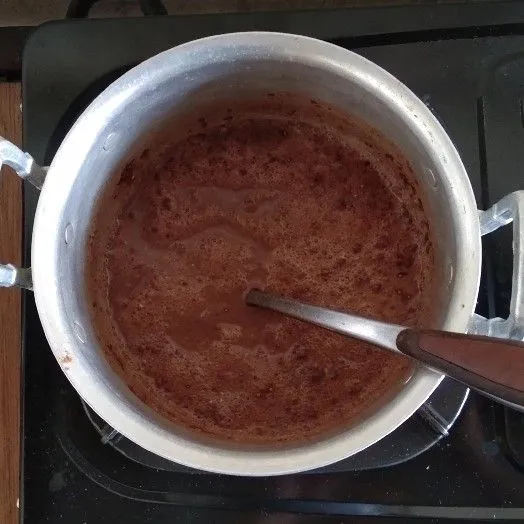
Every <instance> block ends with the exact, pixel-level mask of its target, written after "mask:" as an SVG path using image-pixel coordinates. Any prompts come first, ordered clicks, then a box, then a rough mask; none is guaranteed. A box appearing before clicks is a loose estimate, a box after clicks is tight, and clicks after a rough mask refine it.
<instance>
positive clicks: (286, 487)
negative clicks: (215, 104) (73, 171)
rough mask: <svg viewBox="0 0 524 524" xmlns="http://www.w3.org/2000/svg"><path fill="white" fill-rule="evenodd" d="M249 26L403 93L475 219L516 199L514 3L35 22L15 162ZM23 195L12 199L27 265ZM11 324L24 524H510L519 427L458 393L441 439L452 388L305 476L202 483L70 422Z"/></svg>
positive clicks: (100, 431)
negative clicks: (374, 71)
mask: <svg viewBox="0 0 524 524" xmlns="http://www.w3.org/2000/svg"><path fill="white" fill-rule="evenodd" d="M251 29H265V30H281V31H288V32H295V33H300V34H307V35H310V36H316V37H318V38H323V39H326V40H330V41H333V42H335V43H337V44H339V45H341V46H343V47H346V48H349V49H353V50H355V51H357V52H358V53H361V54H363V55H364V56H366V57H368V58H370V59H371V60H373V61H375V62H376V63H378V64H379V65H381V66H383V67H385V68H386V69H387V70H389V71H390V72H391V73H393V74H394V75H396V76H397V77H398V78H399V79H401V80H402V81H403V82H405V83H406V84H407V85H408V86H409V87H411V89H413V90H414V91H415V93H417V94H418V95H419V96H420V97H421V99H422V100H423V101H424V102H425V103H426V104H427V105H428V107H429V108H430V109H431V110H432V111H433V112H434V113H435V115H436V116H437V117H438V118H439V119H440V121H441V122H442V124H443V125H444V127H445V128H446V129H447V131H448V133H449V134H450V136H451V138H452V139H453V141H454V142H455V144H456V145H457V147H458V149H459V152H460V154H461V156H462V159H463V161H464V164H465V166H466V169H467V171H468V173H469V176H470V179H471V183H472V185H473V188H474V191H475V196H476V198H477V202H478V205H479V207H480V208H486V207H488V206H489V205H491V204H492V203H494V202H495V201H496V200H498V199H499V198H500V197H502V196H503V195H505V194H506V193H508V192H511V191H513V190H515V189H520V188H522V187H524V176H523V175H522V166H523V165H524V147H522V145H523V141H524V124H523V122H524V117H523V114H524V111H523V109H522V108H523V107H524V103H523V100H524V6H523V5H522V4H518V3H513V2H496V5H492V4H489V3H486V4H475V5H474V6H471V7H470V6H466V5H440V6H433V7H429V6H418V7H398V8H380V9H379V8H377V9H356V10H338V11H322V12H312V11H309V12H295V13H278V14H276V13H274V14H273V13H256V14H245V15H208V16H194V17H183V18H175V17H166V18H149V19H120V20H99V21H93V20H89V21H77V22H62V23H54V24H50V25H46V26H44V27H42V28H40V29H39V30H37V31H36V32H35V33H34V35H33V36H32V38H31V39H30V41H29V42H28V45H27V47H26V51H25V55H24V71H23V93H24V101H23V113H24V146H25V148H26V149H27V150H28V151H29V152H30V153H31V154H33V156H34V157H35V158H36V160H37V161H38V162H40V163H43V164H46V163H49V162H50V160H51V159H52V157H53V155H54V153H55V151H56V149H57V147H58V145H59V144H60V142H61V140H62V138H63V137H64V135H65V133H66V132H67V131H68V129H69V127H70V126H71V124H72V123H73V122H74V120H75V119H76V117H77V116H78V115H79V114H80V112H81V111H82V109H83V108H84V107H85V106H86V105H87V104H88V103H89V102H90V101H91V100H92V98H93V97H94V96H96V94H98V93H99V92H100V91H101V90H102V89H103V88H104V87H105V86H106V85H107V84H108V83H109V82H111V81H112V80H113V79H115V78H117V77H118V76H119V75H120V74H122V72H124V71H125V70H127V69H128V68H129V67H131V66H132V65H133V64H135V63H137V62H139V61H141V60H143V59H144V58H147V57H149V56H151V55H153V54H155V53H157V52H159V51H161V50H164V49H167V48H169V47H172V46H174V45H177V44H179V43H182V42H185V41H188V40H191V39H194V38H197V37H201V36H206V35H209V34H214V33H221V32H230V31H239V30H251ZM37 198H38V194H37V192H36V191H35V190H34V189H32V188H31V187H28V186H26V187H25V214H24V216H25V233H26V235H25V238H26V251H25V256H26V260H27V261H28V260H29V259H30V244H29V239H30V236H31V235H30V234H31V229H32V221H33V216H34V211H35V207H36V201H37ZM510 235H511V233H510V231H509V230H503V231H501V232H499V233H496V234H494V235H492V236H491V237H488V238H486V239H484V267H483V279H482V285H481V292H480V296H479V304H478V308H477V311H478V312H480V313H482V314H484V315H488V316H504V315H505V314H506V313H507V308H508V304H509V294H510V285H511V282H510V280H511V270H512V268H511V263H512V258H511V236H510ZM24 319H25V323H24V340H25V349H24V363H23V364H24V366H23V369H24V383H23V392H24V407H23V468H22V496H21V504H20V507H21V515H22V520H23V522H25V523H27V524H36V523H43V522H52V523H61V522H64V523H66V522H67V523H88V524H91V523H95V522H96V523H105V522H111V523H115V524H116V523H126V524H133V523H145V522H153V523H159V524H162V523H164V522H170V523H171V522H218V521H221V522H246V523H248V522H296V521H299V520H300V522H317V521H319V520H329V521H333V522H355V521H357V520H360V519H363V520H370V519H371V520H372V521H374V520H379V521H380V522H387V521H389V520H395V521H398V518H399V517H400V521H401V522H411V521H415V520H417V521H418V520H419V519H420V518H426V519H429V521H433V522H435V521H437V520H439V519H440V518H442V519H451V520H457V521H464V520H475V521H480V520H488V519H493V518H498V519H512V520H524V416H522V415H520V414H518V413H515V412H512V411H510V410H506V409H504V408H502V407H501V406H498V405H495V404H493V403H492V402H490V401H488V400H486V399H484V398H482V397H480V396H478V395H476V394H473V393H472V394H470V396H469V398H468V399H467V401H466V404H465V407H464V409H463V410H462V413H461V414H460V416H459V418H458V421H457V422H456V424H454V425H453V426H452V427H451V428H450V430H449V435H448V436H446V435H445V433H446V431H445V428H446V426H447V425H449V423H450V422H452V419H453V417H454V414H456V413H458V412H459V411H460V407H461V404H462V400H463V399H464V397H465V389H464V388H463V387H461V386H458V385H456V384H455V383H453V382H450V381H449V382H447V383H446V384H445V385H444V387H443V388H440V389H439V390H438V391H437V393H436V395H435V396H434V397H432V399H431V400H430V403H429V404H427V405H426V410H425V411H423V412H419V413H418V414H417V415H415V416H414V417H412V419H410V420H409V421H408V422H407V423H406V424H404V425H403V426H402V427H401V428H400V429H399V430H397V431H396V432H395V433H393V434H392V435H390V436H389V437H387V438H386V439H384V441H382V442H381V443H379V444H377V445H375V446H373V447H372V448H370V449H369V450H367V451H365V452H363V453H361V454H359V455H357V456H355V457H354V458H352V459H351V460H349V461H343V462H341V463H339V464H337V465H335V466H333V467H330V468H327V469H325V470H322V471H320V472H314V473H308V474H301V475H293V476H283V477H274V478H239V477H228V476H223V475H213V474H205V473H201V472H195V471H192V470H188V469H187V468H181V467H178V466H177V465H174V464H172V463H167V461H162V460H160V459H155V457H154V456H151V455H149V454H147V453H146V454H144V452H141V450H140V449H137V448H136V446H134V445H133V444H132V443H130V442H129V441H126V440H125V439H123V438H121V437H120V436H119V435H115V434H114V433H113V432H112V431H111V428H110V427H107V426H105V425H104V423H103V422H102V421H100V420H99V419H96V416H93V414H92V413H89V412H86V409H85V406H84V405H83V404H82V402H81V400H80V399H79V397H78V396H77V394H76V393H75V391H74V390H73V389H72V387H71V386H70V385H69V383H68V382H67V380H66V379H65V377H64V376H63V375H62V373H61V371H60V369H59V367H58V364H57V363H56V361H55V360H54V357H53V356H52V353H51V351H50V350H49V347H48V345H47V342H46V340H45V337H44V335H43V332H42V328H41V326H40V323H39V321H38V316H37V313H36V309H35V304H34V300H33V297H32V295H30V294H27V295H26V300H25V311H24ZM88 415H89V416H88ZM93 422H94V423H95V424H93ZM443 426H444V427H443ZM101 436H102V439H101Z"/></svg>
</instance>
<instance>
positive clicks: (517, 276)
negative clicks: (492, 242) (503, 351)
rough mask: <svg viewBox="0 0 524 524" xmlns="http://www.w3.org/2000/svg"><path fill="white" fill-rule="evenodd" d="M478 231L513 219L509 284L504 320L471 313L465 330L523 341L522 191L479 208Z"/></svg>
mask: <svg viewBox="0 0 524 524" xmlns="http://www.w3.org/2000/svg"><path fill="white" fill-rule="evenodd" d="M479 219H480V234H481V235H487V234H488V233H491V232H492V231H495V230H496V229H498V228H500V227H502V226H505V225H506V224H509V223H510V222H513V283H512V292H511V302H510V307H509V315H508V318H507V319H503V318H490V319H486V318H484V317H482V316H480V315H477V314H474V315H473V317H472V319H471V323H470V326H469V329H468V332H469V333H474V334H477V335H487V336H492V337H499V338H510V339H513V340H521V341H524V190H521V191H515V192H514V193H510V194H509V195H506V196H505V197H503V198H502V199H501V200H499V201H498V202H497V203H496V204H495V205H494V206H492V207H490V208H489V209H488V210H486V211H479Z"/></svg>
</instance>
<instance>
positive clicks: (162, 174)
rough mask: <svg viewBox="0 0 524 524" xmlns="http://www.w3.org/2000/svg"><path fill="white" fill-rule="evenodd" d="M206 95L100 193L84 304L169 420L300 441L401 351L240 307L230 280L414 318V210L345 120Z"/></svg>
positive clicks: (290, 106)
mask: <svg viewBox="0 0 524 524" xmlns="http://www.w3.org/2000/svg"><path fill="white" fill-rule="evenodd" d="M221 107H222V108H223V109H217V108H216V107H215V108H214V109H213V108H210V109H209V110H207V111H204V112H200V114H199V115H197V116H195V115H193V116H188V117H187V118H185V119H184V120H179V121H178V126H174V125H173V126H171V127H170V131H169V132H165V133H164V134H163V135H162V140H163V145H162V146H158V145H157V146H155V148H153V147H151V148H147V149H145V150H144V151H143V153H142V154H141V155H140V156H138V157H137V158H135V159H134V160H132V161H131V162H130V163H129V164H128V165H127V166H126V167H125V168H124V169H123V171H122V173H121V175H120V177H119V178H117V179H116V180H117V181H118V183H116V181H115V183H113V184H112V185H111V186H110V187H108V188H107V190H106V191H105V194H104V195H103V197H102V199H101V204H100V207H99V211H98V216H97V219H96V220H95V224H94V228H93V231H92V234H91V237H90V241H89V248H88V251H89V263H88V265H87V285H88V289H89V293H90V296H91V302H92V304H91V305H92V315H93V317H94V323H95V326H96V329H97V332H98V335H99V338H100V341H101V344H102V346H103V348H104V350H105V352H106V354H107V357H108V359H109V361H110V363H111V364H112V365H113V367H114V368H115V369H116V370H117V372H118V373H119V374H120V375H121V376H122V377H123V378H124V380H125V381H126V382H127V384H128V385H129V387H130V388H131V390H132V391H133V392H134V393H135V394H136V395H137V396H138V397H139V398H141V399H142V400H143V401H144V402H145V403H146V404H148V405H150V406H151V407H152V408H153V409H155V410H156V411H157V412H159V413H161V414H162V415H164V416H166V417H167V418H169V419H171V420H172V421H174V422H176V423H178V424H180V425H181V426H183V427H185V428H190V429H192V430H196V431H198V432H201V433H203V434H205V435H207V436H211V437H215V438H218V439H222V440H230V441H236V442H243V443H277V442H291V441H292V442H295V441H304V440H307V439H311V438H314V437H317V436H320V435H322V434H325V433H326V432H327V431H332V430H334V429H336V428H340V427H344V426H347V425H348V424H350V423H351V422H353V421H354V420H355V419H356V418H357V417H359V416H360V415H362V413H364V412H365V411H366V409H368V408H369V407H370V406H373V405H375V404H376V403H377V402H379V401H380V399H381V398H384V397H385V396H387V395H388V394H389V393H391V391H392V390H395V389H398V387H399V385H400V384H401V383H402V382H403V381H404V380H406V379H407V377H408V376H409V374H410V373H411V367H410V363H409V361H408V360H407V359H404V358H402V357H399V356H397V355H393V354H390V353H388V352H386V351H382V350H379V349H375V348H373V347H372V346H370V345H368V344H365V343H362V342H358V341H354V340H350V339H347V338H344V337H342V336H340V335H336V334H333V333H331V332H328V331H325V330H323V329H321V328H318V327H314V326H311V325H308V324H305V323H301V322H299V321H296V320H293V319H290V318H287V317H284V316H282V315H280V314H277V313H273V312H270V311H265V310H261V309H258V308H250V307H248V306H246V305H245V304H244V299H243V297H244V295H245V292H246V291H247V290H248V289H250V288H252V287H258V288H262V289H266V290H268V291H272V292H275V293H278V294H280V295H284V296H288V297H293V298H296V299H299V300H303V301H307V302H312V303H315V304H319V305H325V306H330V307H333V308H337V309H342V310H347V311H352V312H357V313H361V314H364V315H368V316H372V317H376V318H381V319H384V320H388V321H393V322H397V323H402V324H408V325H417V324H420V323H421V322H425V321H426V320H427V316H428V311H429V309H428V306H429V305H428V304H427V303H426V302H425V297H427V296H428V295H430V293H429V290H430V289H431V286H432V285H433V280H434V260H433V258H434V257H433V248H432V243H431V240H430V235H429V227H428V222H427V220H426V218H425V214H424V209H423V204H422V201H421V198H420V195H419V191H418V189H417V184H416V182H415V181H414V177H413V175H412V173H411V169H410V167H409V166H408V164H407V163H406V161H405V160H404V159H403V158H402V157H401V156H400V155H399V154H398V152H397V151H396V150H395V149H394V148H393V146H391V144H389V143H387V142H386V141H385V140H384V139H383V138H381V137H380V136H378V135H377V134H376V132H374V131H373V130H371V129H369V128H367V127H366V126H364V125H362V124H361V123H359V122H357V121H356V120H351V119H348V118H347V117H344V116H343V115H341V114H339V113H337V112H336V111H334V110H333V109H331V108H329V107H327V106H324V105H322V104H319V103H317V102H314V101H309V100H307V101H304V100H298V99H297V98H296V97H289V96H286V95H280V96H274V95H268V96H267V97H264V98H263V99H262V98H260V99H258V100H251V101H244V102H236V103H234V104H233V105H231V106H230V107H229V108H228V107H227V105H224V104H222V105H221ZM159 140H160V138H159V137H158V136H157V137H155V140H154V142H155V143H156V144H158V143H159Z"/></svg>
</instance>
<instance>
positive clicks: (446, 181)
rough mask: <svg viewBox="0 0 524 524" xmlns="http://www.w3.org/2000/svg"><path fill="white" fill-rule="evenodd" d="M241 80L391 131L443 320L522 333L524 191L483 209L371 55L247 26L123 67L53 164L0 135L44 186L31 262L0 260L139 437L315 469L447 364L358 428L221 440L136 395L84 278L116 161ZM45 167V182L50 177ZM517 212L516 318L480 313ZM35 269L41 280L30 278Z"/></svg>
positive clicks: (368, 435)
mask: <svg viewBox="0 0 524 524" xmlns="http://www.w3.org/2000/svg"><path fill="white" fill-rule="evenodd" d="M240 91H242V92H243V93H245V92H246V91H257V92H260V91H266V92H267V91H287V92H300V93H302V94H307V95H310V96H312V97H315V98H317V99H319V100H323V101H325V102H327V103H330V104H333V105H335V106H337V107H339V108H341V109H342V110H344V111H347V112H348V113H351V114H354V115H356V116H358V117H360V118H362V119H363V120H365V121H366V122H368V123H369V124H371V125H372V126H374V127H375V128H377V129H378V130H380V131H381V132H382V133H383V134H384V135H386V136H387V137H389V138H390V139H391V140H392V141H393V142H394V143H395V144H396V145H397V146H398V147H399V148H400V150H401V151H402V152H403V153H404V155H405V156H406V158H407V159H408V160H409V161H410V163H411V165H412V167H413V170H414V172H415V175H416V176H417V178H418V179H419V180H420V184H421V188H422V190H423V192H424V193H425V197H426V200H427V202H428V213H429V214H430V215H431V217H430V218H431V219H432V222H433V225H434V230H435V238H436V242H437V251H438V256H439V260H440V266H439V267H440V269H441V279H442V285H441V287H440V291H439V292H438V296H436V297H435V302H436V303H437V304H438V311H439V315H438V318H437V321H436V324H437V325H436V326H435V327H440V328H442V329H446V330H450V331H456V332H466V331H469V332H476V333H481V334H492V335H498V336H501V337H507V338H510V337H512V338H519V339H523V338H524V311H523V305H522V298H523V292H522V275H520V274H519V270H522V268H523V265H524V255H523V254H522V247H523V245H524V236H523V235H524V227H522V226H523V224H524V195H523V193H524V192H517V193H512V194H511V195H508V196H507V197H505V198H504V199H503V200H502V201H500V202H499V203H498V204H497V205H495V206H494V207H493V208H491V209H490V210H488V211H485V212H480V213H479V212H478V211H477V207H476V204H475V198H474V195H473V191H472V189H471V185H470V183H469V180H468V176H467V174H466V172H465V170H464V167H463V165H462V162H461V160H460V157H459V155H458V153H457V151H456V150H455V148H454V146H453V144H452V143H451V140H450V139H449V137H448V136H447V135H446V133H445V131H444V130H443V128H442V127H441V126H440V124H439V123H438V121H437V120H436V118H435V117H434V116H433V115H432V114H431V112H430V111H429V110H428V109H427V108H426V106H425V105H424V104H423V103H422V102H421V101H420V100H419V99H418V98H417V97H416V96H415V95H414V94H413V93H412V92H411V91H410V90H409V89H407V88H406V87H405V86H404V85H403V84H402V83H400V82H399V81H398V80H396V79H395V78H394V77H393V76H391V75H390V74H389V73H387V72H386V71H384V70H383V69H381V68H380V67H378V66H376V65H375V64H373V63H372V62H369V61H368V60H366V59H364V58H362V57H361V56H359V55H357V54H354V53H352V52H349V51H347V50H345V49H342V48H339V47H337V46H334V45H331V44H328V43H325V42H322V41H318V40H314V39H311V38H306V37H302V36H295V35H287V34H280V33H258V32H256V33H236V34H227V35H221V36H215V37H210V38H205V39H202V40H197V41H194V42H190V43H187V44H185V45H181V46H179V47H177V48H174V49H171V50H169V51H166V52H164V53H161V54H159V55H157V56H155V57H153V58H151V59H149V60H147V61H145V62H144V63H142V64H140V65H138V66H137V67H135V68H133V69H132V70H130V71H129V72H128V73H126V74H125V75H123V76H122V77H121V78H119V79H118V80H117V81H116V82H114V83H113V84H112V85H110V86H109V87H108V88H107V89H106V90H105V91H104V92H103V93H102V94H101V95H100V96H99V97H98V98H96V100H94V102H93V103H92V104H91V105H90V106H89V107H88V108H87V109H86V110H85V111H84V113H83V114H82V115H81V116H80V118H79V119H78V120H77V122H76V123H75V124H74V126H73V127H72V128H71V130H70V131H69V133H68V134H67V136H66V137H65V139H64V141H63V142H62V144H61V146H60V148H59V150H58V151H57V153H56V156H55V158H54V159H53V162H52V164H51V166H50V167H49V168H41V167H39V166H38V165H36V164H35V162H34V161H33V159H32V158H31V157H30V156H29V155H28V154H27V153H23V152H21V151H20V150H19V149H17V148H16V147H15V146H13V145H12V144H10V143H9V142H7V141H5V140H2V139H1V138H0V165H1V164H2V163H5V164H7V165H9V166H11V167H13V168H14V169H15V170H16V171H17V173H18V174H19V175H20V176H21V177H23V178H27V179H28V180H29V182H32V183H33V184H35V185H36V186H37V187H41V188H42V192H41V195H40V199H39V202H38V208H37V212H36V217H35V222H34V229H33V238H32V260H31V262H32V270H31V271H29V270H28V269H17V268H14V267H13V266H11V265H6V266H2V267H1V271H0V277H1V278H2V280H3V285H5V286H9V285H19V286H22V287H28V288H33V289H34V293H35V299H36V305H37V308H38V312H39V315H40V319H41V322H42V325H43V328H44V331H45V334H46V336H47V339H48V341H49V344H50V346H51V349H52V350H53V353H54V355H55V357H56V359H57V361H58V363H59V365H60V366H61V368H62V370H63V372H64V373H65V374H66V376H67V378H68V379H69V380H70V382H71V383H72V385H73V386H74V387H75V389H76V390H77V391H78V393H79V394H80V395H81V397H82V398H83V399H84V400H85V401H86V402H87V404H89V406H90V407H91V408H92V409H93V410H94V411H95V412H96V413H97V414H98V415H99V416H100V417H102V418H103V419H104V420H105V421H107V422H108V423H109V424H110V425H111V426H112V427H113V428H115V429H116V430H117V431H119V432H120V433H122V434H123V435H125V436H126V437H127V438H129V439H130V440H132V441H134V442H135V443H136V444H138V445H140V446H142V447H143V448H145V449H147V450H149V451H151V452H153V453H156V454H158V455H160V456H162V457H165V458H166V459H169V460H172V461H174V462H178V463H180V464H184V465H186V466H190V467H193V468H199V469H203V470H208V471H213V472H220V473H229V474H236V475H276V474H283V473H297V472H300V471H304V470H309V469H313V468H318V467H320V466H325V465H327V464H330V463H333V462H336V461H338V460H341V459H343V458H345V457H348V456H350V455H353V454H355V453H358V452H359V451H361V450H363V449H364V448H366V447H368V446H370V445H371V444H373V443H374V442H376V441H378V440H379V439H381V438H383V437H384V436H386V435H387V434H389V433H390V432H392V431H393V430H394V429H395V428H397V427H398V426H399V425H400V424H402V422H403V421H405V420H406V419H407V418H408V417H410V416H411V415H412V414H413V413H414V412H415V411H416V410H417V408H419V407H420V406H421V405H422V404H423V403H424V401H425V400H426V399H427V398H428V396H429V395H430V394H431V393H432V392H433V390H434V389H435V388H436V387H437V386H438V384H439V382H440V381H441V379H442V375H440V374H439V373H437V372H435V371H432V370H430V369H427V368H424V367H420V368H418V369H417V370H416V372H415V374H414V376H413V377H412V379H411V380H410V381H408V383H407V384H406V385H405V386H404V387H403V389H402V390H401V391H400V392H399V393H398V394H396V396H395V397H394V398H392V399H391V400H390V401H388V403H387V404H386V405H383V406H382V407H380V408H379V409H377V410H376V411H375V412H374V413H372V414H371V415H370V416H369V417H367V418H366V419H365V420H363V421H362V422H360V423H358V424H357V425H355V426H354V427H351V428H349V429H347V430H345V431H342V432H341V433H339V434H337V435H336V436H331V437H329V438H325V439H324V440H320V441H317V442H314V443H310V444H306V445H300V446H296V447H293V448H287V449H276V450H275V449H273V450H261V449H258V450H253V449H245V448H234V447H226V446H218V445H216V444H212V443H205V442H202V441H200V440H197V439H196V438H194V437H193V436H191V435H190V434H185V433H182V432H181V431H180V430H179V429H178V430H177V429H176V428H175V426H174V425H173V424H171V423H170V422H169V421H167V420H165V419H164V418H162V417H160V416H159V415H157V414H156V413H154V412H153V411H152V410H151V409H149V408H148V407H147V406H146V405H144V404H143V403H142V402H141V401H140V400H138V399H137V398H136V397H135V396H134V395H133V394H132V393H131V392H130V391H129V389H128V388H127V387H126V385H125V384H124V383H123V382H122V380H121V379H120V378H119V377H118V375H117V374H115V372H114V371H113V370H112V369H111V367H110V366H109V365H108V363H107V361H106V360H105V358H104V356H103V353H102V350H101V348H100V347H99V344H98V342H97V339H96V337H95V333H94V330H93V326H92V325H91V322H90V317H89V314H88V308H87V304H86V293H85V289H84V285H83V279H84V264H85V251H86V236H87V233H88V230H89V225H90V222H91V218H92V215H93V212H94V209H95V203H96V201H97V198H98V197H99V195H100V192H101V191H102V189H103V188H104V185H105V184H106V182H107V181H108V178H109V177H110V176H111V175H112V174H113V173H114V171H115V169H116V168H117V167H118V166H120V165H121V164H122V162H123V161H124V159H125V158H126V157H127V156H128V155H129V154H130V152H131V151H132V150H133V147H134V146H135V145H136V144H137V143H138V142H140V140H141V138H143V137H144V135H145V134H146V133H147V132H148V131H149V130H150V129H151V128H152V127H153V126H154V125H155V124H156V123H157V122H158V121H159V120H162V119H164V118H165V117H166V116H168V115H169V116H170V117H173V116H176V115H177V114H178V113H182V112H185V111H187V110H188V108H193V109H194V108H198V105H199V104H202V103H203V102H207V101H209V100H212V99H216V98H217V97H225V96H226V97H235V95H236V94H238V93H239V92H240ZM44 179H45V181H44ZM512 220H514V234H515V238H514V250H515V255H514V256H515V260H514V267H515V270H514V280H513V297H512V303H511V314H510V317H509V318H508V319H507V320H502V319H491V320H486V319H484V318H481V317H479V316H476V315H475V314H474V308H475V303H476V300H477V292H478V288H479V280H480V265H481V234H484V233H488V232H490V231H492V230H494V229H496V228H497V227H500V226H501V225H504V224H507V223H508V222H511V221H512ZM31 276H32V283H31Z"/></svg>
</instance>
